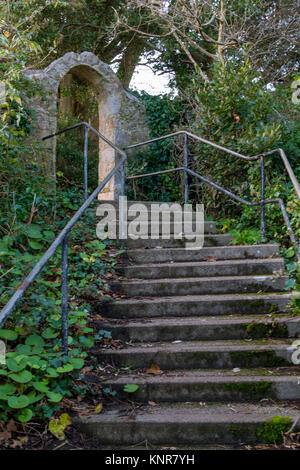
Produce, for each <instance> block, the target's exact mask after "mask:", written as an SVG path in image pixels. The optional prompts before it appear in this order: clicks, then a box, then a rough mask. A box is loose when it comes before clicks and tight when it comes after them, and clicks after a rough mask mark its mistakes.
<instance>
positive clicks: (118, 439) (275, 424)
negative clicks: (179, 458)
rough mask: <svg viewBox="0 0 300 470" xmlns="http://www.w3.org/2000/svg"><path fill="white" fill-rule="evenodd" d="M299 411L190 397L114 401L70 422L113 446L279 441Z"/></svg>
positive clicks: (285, 407)
mask: <svg viewBox="0 0 300 470" xmlns="http://www.w3.org/2000/svg"><path fill="white" fill-rule="evenodd" d="M298 416H299V410H296V409H295V408H293V407H287V406H278V405H276V406H269V405H259V404H257V403H256V404H243V403H236V404H234V406H233V405H225V404H213V405H210V406H201V405H199V404H196V403H195V404H190V405H184V404H180V405H179V404H177V405H173V406H167V405H165V406H157V407H156V406H155V407H153V406H152V407H151V406H145V407H142V408H141V409H138V410H136V409H133V408H131V407H130V406H127V407H126V406H123V407H119V408H118V407H116V408H114V409H110V410H108V411H104V412H102V413H100V414H93V415H90V416H84V417H82V418H81V419H76V420H74V422H76V423H77V424H79V426H80V428H81V430H82V431H84V432H86V433H87V434H88V435H90V436H92V437H95V438H98V439H99V443H100V444H102V445H105V444H114V449H116V448H117V446H122V445H125V444H127V445H135V444H138V443H141V442H147V443H148V444H149V445H160V444H170V445H172V446H174V445H176V444H179V445H181V446H183V445H201V444H228V445H230V444H257V443H273V442H274V436H276V437H277V438H279V441H278V442H280V439H282V433H283V432H287V431H288V430H289V429H290V427H291V425H292V423H293V421H295V420H296V419H297V418H298ZM274 417H276V418H274ZM272 419H273V420H272ZM270 428H271V429H272V430H274V431H273V433H272V432H270ZM297 430H298V428H295V431H297Z"/></svg>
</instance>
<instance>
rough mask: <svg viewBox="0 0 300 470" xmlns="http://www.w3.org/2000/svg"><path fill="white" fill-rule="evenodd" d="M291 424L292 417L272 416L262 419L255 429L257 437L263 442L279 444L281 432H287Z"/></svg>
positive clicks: (281, 439) (281, 436) (281, 437)
mask: <svg viewBox="0 0 300 470" xmlns="http://www.w3.org/2000/svg"><path fill="white" fill-rule="evenodd" d="M291 425H292V419H291V418H289V417H286V416H273V418H271V419H268V420H266V421H264V422H263V423H262V424H261V425H259V426H258V427H257V429H256V435H257V438H258V439H259V440H260V442H263V443H264V444H274V443H275V444H281V443H282V441H283V434H285V433H286V432H288V430H289V429H290V427H291Z"/></svg>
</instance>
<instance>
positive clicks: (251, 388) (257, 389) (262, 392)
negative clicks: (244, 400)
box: [225, 382, 276, 398]
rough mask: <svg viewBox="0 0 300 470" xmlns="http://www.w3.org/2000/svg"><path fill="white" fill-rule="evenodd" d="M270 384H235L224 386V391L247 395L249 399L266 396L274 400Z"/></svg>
mask: <svg viewBox="0 0 300 470" xmlns="http://www.w3.org/2000/svg"><path fill="white" fill-rule="evenodd" d="M272 385H273V384H272V382H237V383H227V384H225V388H226V390H229V391H236V392H241V393H248V394H249V395H250V396H251V397H253V398H254V397H257V396H258V397H260V396H266V395H267V396H268V398H275V395H276V394H275V393H274V390H273V389H272Z"/></svg>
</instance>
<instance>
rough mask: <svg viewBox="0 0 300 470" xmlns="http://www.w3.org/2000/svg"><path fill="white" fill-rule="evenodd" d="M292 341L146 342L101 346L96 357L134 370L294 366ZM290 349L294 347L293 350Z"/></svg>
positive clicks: (96, 352)
mask: <svg viewBox="0 0 300 470" xmlns="http://www.w3.org/2000/svg"><path fill="white" fill-rule="evenodd" d="M291 344H292V340H283V339H280V340H265V341H262V340H260V341H259V340H255V341H251V342H247V341H189V342H182V343H179V344H173V343H153V344H152V343H151V344H148V343H142V344H135V345H132V346H126V347H125V348H124V349H119V350H111V349H99V350H96V351H95V356H99V357H100V358H101V359H102V360H103V359H105V360H108V361H110V362H111V363H112V364H114V365H118V366H120V367H121V366H122V367H125V366H126V367H130V368H131V369H144V368H145V367H146V368H150V367H151V365H152V364H155V365H158V366H159V367H160V369H161V370H163V371H164V370H183V369H233V368H254V367H280V366H282V367H284V366H288V365H293V362H292V354H293V352H294V350H292V349H291V348H290V347H291ZM289 348H290V349H289Z"/></svg>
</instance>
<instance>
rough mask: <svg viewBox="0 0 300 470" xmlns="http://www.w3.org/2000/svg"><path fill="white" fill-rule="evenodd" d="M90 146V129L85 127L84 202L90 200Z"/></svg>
mask: <svg viewBox="0 0 300 470" xmlns="http://www.w3.org/2000/svg"><path fill="white" fill-rule="evenodd" d="M88 146H89V128H88V127H87V126H84V151H83V159H84V200H85V201H86V200H87V198H88Z"/></svg>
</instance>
